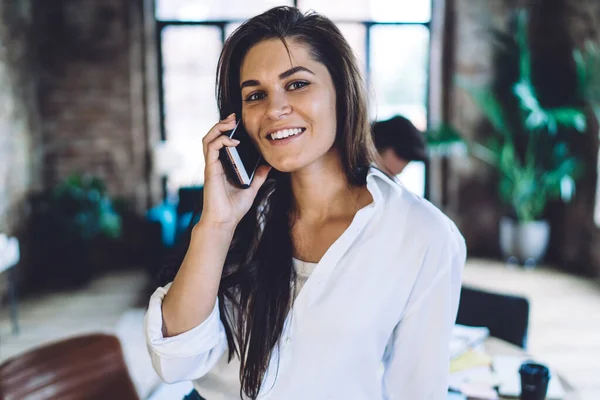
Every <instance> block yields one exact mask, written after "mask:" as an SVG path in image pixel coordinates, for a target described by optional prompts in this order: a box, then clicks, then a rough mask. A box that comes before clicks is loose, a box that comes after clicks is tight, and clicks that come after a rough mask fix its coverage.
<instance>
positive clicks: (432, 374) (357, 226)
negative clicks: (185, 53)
mask: <svg viewBox="0 0 600 400" xmlns="http://www.w3.org/2000/svg"><path fill="white" fill-rule="evenodd" d="M217 98H218V106H219V110H220V113H221V116H222V118H224V119H223V120H222V121H220V122H219V123H217V124H216V125H215V126H214V127H213V128H212V129H211V130H210V131H209V132H208V133H207V135H206V137H205V138H204V141H203V143H204V156H205V159H206V169H205V190H204V209H203V212H202V216H201V218H200V221H199V222H198V223H197V224H196V225H195V226H194V227H193V231H192V234H191V239H190V243H189V247H188V249H187V253H186V255H185V258H184V259H183V262H182V263H181V265H180V266H179V268H178V271H177V273H176V276H175V277H174V280H173V282H172V283H170V284H168V285H166V286H165V287H159V288H158V289H157V290H156V292H155V293H154V294H153V295H152V297H151V300H150V305H149V308H148V312H147V315H146V335H147V341H148V348H149V351H150V354H151V358H152V362H153V365H154V368H155V369H156V371H157V372H158V374H159V375H160V376H161V377H162V379H163V380H165V381H166V382H176V381H183V380H193V382H194V387H195V388H196V390H197V391H198V392H199V393H200V395H201V396H203V397H204V398H206V399H208V400H219V399H223V400H225V399H227V400H229V399H236V398H238V399H239V398H252V399H255V398H260V399H344V400H346V399H365V400H373V399H399V398H402V399H411V400H412V399H443V398H445V397H446V391H447V382H446V379H447V374H448V354H449V352H448V343H449V338H450V332H451V329H452V326H453V323H454V319H455V316H456V310H457V304H458V296H459V289H460V279H461V271H462V267H463V264H464V261H465V246H464V240H463V238H462V236H461V235H460V233H459V232H458V230H457V229H456V227H455V225H454V224H453V223H452V222H451V221H450V220H449V219H448V218H446V217H445V216H444V215H443V214H442V213H441V212H440V211H438V210H437V209H436V208H434V207H433V206H432V205H430V204H429V203H428V202H427V201H425V200H423V199H421V198H418V197H416V196H415V195H412V194H411V193H409V192H408V191H407V190H405V189H404V188H403V187H402V186H400V185H399V184H398V183H396V182H395V181H394V180H392V179H390V178H389V177H388V176H387V175H385V174H383V173H382V172H380V171H379V170H378V169H376V168H373V167H371V165H372V163H373V162H374V160H375V157H376V156H375V154H376V153H375V150H374V147H373V143H372V139H371V133H370V127H369V124H368V118H367V105H366V100H365V94H364V89H363V86H362V81H361V78H360V74H359V71H358V68H357V65H356V61H355V58H354V56H353V54H352V51H351V49H350V47H349V46H348V44H347V43H346V41H345V40H344V38H343V37H342V35H341V34H340V32H339V30H338V29H337V28H336V27H335V25H334V24H333V23H332V22H331V21H329V20H328V19H326V18H324V17H322V16H320V15H318V14H315V13H311V14H306V15H303V14H301V13H300V12H299V11H298V10H297V9H294V8H289V7H277V8H274V9H271V10H269V11H267V12H265V13H264V14H261V15H259V16H257V17H254V18H252V19H250V20H248V21H247V22H246V23H244V24H243V25H242V26H241V27H240V28H239V29H237V30H236V31H235V32H234V33H233V34H232V35H231V37H230V38H229V39H228V40H227V42H226V43H225V47H224V48H223V52H222V54H221V58H220V60H219V66H218V77H217ZM231 113H235V115H234V114H231ZM237 116H239V117H241V119H242V121H243V123H244V126H245V127H246V130H247V131H248V133H249V135H250V136H251V138H252V140H253V141H254V143H255V144H256V146H257V148H258V149H259V151H260V152H261V154H262V156H263V158H264V159H265V160H266V162H267V163H268V165H263V166H261V167H260V168H259V169H258V170H257V172H256V174H255V178H254V181H253V183H252V185H251V187H250V188H249V189H238V188H237V187H236V186H234V185H232V184H231V183H230V182H229V181H228V180H227V178H226V175H225V174H224V171H223V167H222V165H221V163H220V161H219V150H220V149H222V148H223V147H225V146H229V147H234V146H236V145H237V143H236V142H235V141H233V140H231V139H229V138H228V137H227V136H226V135H222V133H223V132H226V131H228V130H231V129H232V128H233V127H234V126H235V124H236V119H238V117H237ZM267 176H269V178H270V179H268V180H267ZM265 182H266V183H265ZM381 366H383V368H381Z"/></svg>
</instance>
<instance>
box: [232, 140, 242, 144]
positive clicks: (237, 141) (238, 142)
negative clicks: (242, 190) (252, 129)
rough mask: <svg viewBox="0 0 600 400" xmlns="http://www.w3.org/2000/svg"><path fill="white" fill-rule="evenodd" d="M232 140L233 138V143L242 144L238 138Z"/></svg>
mask: <svg viewBox="0 0 600 400" xmlns="http://www.w3.org/2000/svg"><path fill="white" fill-rule="evenodd" d="M231 140H233V143H235V144H240V141H239V140H237V139H231Z"/></svg>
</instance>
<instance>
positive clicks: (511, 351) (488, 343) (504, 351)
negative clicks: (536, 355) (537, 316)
mask: <svg viewBox="0 0 600 400" xmlns="http://www.w3.org/2000/svg"><path fill="white" fill-rule="evenodd" d="M484 345H485V349H486V351H487V352H488V353H489V354H490V355H491V356H498V355H513V356H526V355H527V353H526V352H525V351H524V350H523V349H521V348H520V347H517V346H515V345H513V344H510V343H508V342H505V341H504V340H501V339H497V338H495V337H489V338H487V339H486V340H485V344H484ZM558 379H559V380H560V382H561V383H562V386H563V388H564V389H565V397H564V400H579V396H578V395H577V392H576V390H575V389H574V388H573V386H571V385H570V384H569V382H567V381H566V379H564V378H563V377H562V376H560V375H558ZM500 398H501V399H509V398H507V397H500ZM513 400H514V398H513Z"/></svg>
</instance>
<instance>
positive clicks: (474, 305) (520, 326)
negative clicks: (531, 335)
mask: <svg viewBox="0 0 600 400" xmlns="http://www.w3.org/2000/svg"><path fill="white" fill-rule="evenodd" d="M456 323H457V324H460V325H467V326H485V327H487V328H488V329H489V330H490V335H491V336H494V337H497V338H499V339H502V340H505V341H507V342H509V343H512V344H514V345H516V346H519V347H521V348H523V349H525V348H526V346H527V328H528V325H529V301H528V300H527V299H526V298H524V297H519V296H513V295H508V294H499V293H492V292H486V291H484V290H480V289H475V288H471V287H467V286H463V287H462V289H461V293H460V304H459V306H458V315H457V317H456Z"/></svg>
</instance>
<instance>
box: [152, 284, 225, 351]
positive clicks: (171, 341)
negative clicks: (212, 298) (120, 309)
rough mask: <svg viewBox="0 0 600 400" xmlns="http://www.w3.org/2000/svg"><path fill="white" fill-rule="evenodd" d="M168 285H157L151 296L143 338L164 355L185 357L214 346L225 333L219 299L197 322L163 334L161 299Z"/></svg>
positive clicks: (154, 349)
mask: <svg viewBox="0 0 600 400" xmlns="http://www.w3.org/2000/svg"><path fill="white" fill-rule="evenodd" d="M170 287H171V283H169V284H167V285H166V286H165V287H159V288H158V289H156V290H155V291H154V293H153V294H152V296H151V297H150V304H149V305H148V311H147V312H146V317H145V319H144V325H145V331H146V341H147V343H148V346H149V347H150V349H151V350H152V351H154V352H155V353H156V354H157V355H159V356H160V357H164V358H185V357H193V356H198V355H200V354H203V353H206V352H209V351H210V350H212V349H214V348H215V347H216V346H217V345H218V343H219V341H220V339H221V338H222V337H223V338H224V336H225V329H224V328H223V324H222V323H221V319H220V312H219V299H218V298H217V300H216V302H215V307H214V308H213V310H212V312H211V314H210V315H209V316H208V318H207V319H206V320H205V321H204V322H202V323H201V324H200V325H198V326H196V327H194V328H192V329H190V330H189V331H186V332H183V333H180V334H179V335H175V336H170V337H164V336H163V333H162V325H163V316H162V302H163V299H164V297H165V295H166V294H167V292H168V291H169V288H170Z"/></svg>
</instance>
